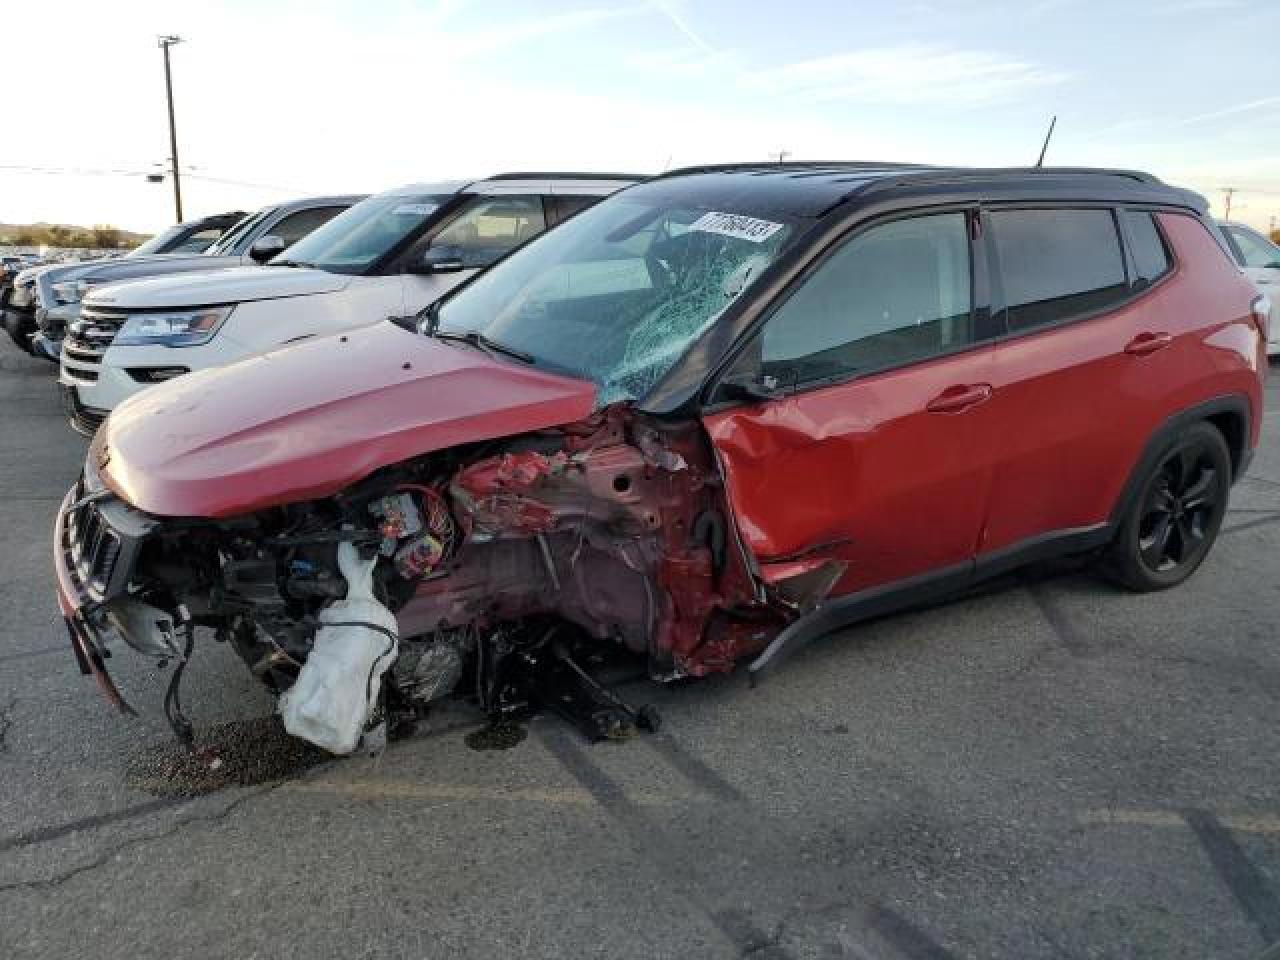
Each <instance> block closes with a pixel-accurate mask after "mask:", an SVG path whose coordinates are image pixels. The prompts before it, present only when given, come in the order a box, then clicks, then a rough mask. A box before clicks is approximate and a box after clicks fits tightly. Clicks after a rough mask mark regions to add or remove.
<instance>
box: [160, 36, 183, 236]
mask: <svg viewBox="0 0 1280 960" xmlns="http://www.w3.org/2000/svg"><path fill="white" fill-rule="evenodd" d="M157 40H159V42H160V49H161V50H163V51H164V93H165V97H166V98H167V99H168V101H169V170H170V171H171V175H172V177H173V210H174V213H175V214H176V216H177V222H178V223H181V222H182V180H181V179H180V178H179V176H178V127H177V124H176V123H175V122H174V119H173V78H172V77H171V76H170V74H169V48H170V47H172V46H173V45H174V44H175V43H181V42H182V38H181V37H175V36H161V37H157Z"/></svg>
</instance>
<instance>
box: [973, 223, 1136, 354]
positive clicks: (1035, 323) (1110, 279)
mask: <svg viewBox="0 0 1280 960" xmlns="http://www.w3.org/2000/svg"><path fill="white" fill-rule="evenodd" d="M990 221H991V230H992V235H993V239H994V242H995V247H996V253H997V255H998V257H999V260H1000V275H1001V279H1002V280H1003V283H1004V297H1005V304H1006V306H1007V308H1008V313H1007V316H1008V321H1007V322H1008V327H1009V330H1010V332H1014V333H1016V332H1019V331H1022V330H1027V329H1032V328H1035V327H1042V326H1047V325H1049V324H1054V323H1060V322H1062V321H1065V320H1070V319H1072V318H1075V317H1079V316H1082V315H1084V314H1088V313H1094V312H1097V311H1099V310H1103V309H1105V308H1107V307H1109V306H1111V305H1113V304H1116V303H1119V302H1120V301H1122V300H1124V299H1125V298H1126V297H1127V296H1128V295H1129V285H1128V279H1127V277H1126V275H1125V266H1124V253H1123V251H1122V249H1121V246H1120V234H1119V232H1118V231H1117V229H1116V220H1115V215H1114V214H1113V213H1112V212H1111V211H1110V210H1071V209H1045V210H993V211H992V212H991V213H990Z"/></svg>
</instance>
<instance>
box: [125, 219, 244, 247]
mask: <svg viewBox="0 0 1280 960" xmlns="http://www.w3.org/2000/svg"><path fill="white" fill-rule="evenodd" d="M248 215H249V214H248V213H247V212H246V211H244V210H233V211H231V212H229V213H216V214H214V215H213V216H211V217H200V218H199V219H197V220H186V221H184V222H182V223H175V224H174V225H173V226H171V227H166V228H165V229H164V230H161V231H160V232H159V233H157V234H156V235H155V236H154V237H151V238H150V239H149V240H144V241H143V242H142V243H140V244H138V246H136V247H134V248H133V249H132V250H130V251H129V252H128V253H127V254H125V256H128V257H145V256H150V255H152V254H157V253H204V252H205V251H206V250H208V249H209V248H210V247H212V246H213V245H214V244H215V243H217V242H218V241H219V240H220V239H222V237H223V236H224V235H225V234H226V232H227V231H228V230H230V229H231V228H232V227H234V226H235V225H236V224H238V223H240V222H241V221H242V220H244V218H245V217H247V216H248Z"/></svg>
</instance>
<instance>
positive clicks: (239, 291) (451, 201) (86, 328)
mask: <svg viewBox="0 0 1280 960" xmlns="http://www.w3.org/2000/svg"><path fill="white" fill-rule="evenodd" d="M635 179H636V178H634V177H632V178H626V177H617V176H613V175H603V176H602V175H580V174H510V175H503V176H499V177H493V178H490V179H488V180H479V181H474V182H463V183H459V182H452V183H432V184H414V185H412V186H407V187H400V188H398V189H395V190H390V191H388V192H386V193H382V194H379V195H377V196H375V197H370V198H369V199H367V200H365V201H364V202H363V203H360V204H357V205H356V206H354V207H352V208H351V209H350V210H348V211H346V213H344V214H343V215H342V216H339V217H335V218H334V219H333V220H331V221H330V222H329V223H327V224H325V226H324V227H322V228H321V229H319V230H317V231H316V232H315V233H313V234H311V235H310V236H308V237H307V238H306V239H305V240H302V241H301V242H299V243H296V244H294V245H293V246H291V247H290V248H289V249H288V251H286V252H284V253H283V254H282V255H281V256H279V257H278V258H277V259H275V260H274V261H272V266H271V267H270V268H269V269H266V270H264V269H261V268H257V269H252V270H230V271H220V272H218V273H216V274H205V275H202V276H194V277H192V276H183V277H169V278H164V279H159V280H152V281H148V282H146V283H135V284H130V285H128V286H127V287H110V288H104V289H100V290H95V291H94V292H92V293H91V294H90V295H89V297H88V298H87V300H86V301H85V306H84V313H83V317H82V319H81V321H80V322H79V323H77V324H74V325H73V326H72V327H71V336H70V338H69V340H68V342H67V348H66V350H65V351H64V354H63V359H62V375H61V378H60V379H61V383H62V385H63V388H64V391H65V392H64V397H65V399H66V402H67V406H68V411H69V413H70V416H71V421H72V424H73V425H74V426H76V428H77V429H80V430H82V431H90V432H91V431H92V430H94V429H96V427H97V425H98V423H100V422H101V420H102V418H103V417H104V416H106V415H107V413H109V412H110V411H111V410H113V409H114V408H115V407H116V405H117V404H118V403H120V402H121V401H122V400H124V399H126V398H128V397H130V396H132V395H133V394H135V393H137V392H139V391H140V390H144V389H146V388H148V387H150V386H152V385H154V384H156V383H159V382H161V381H164V380H169V379H172V378H173V377H175V376H179V375H181V374H184V373H188V372H190V371H192V370H203V369H207V368H209V367H217V366H222V365H224V364H227V363H231V362H232V361H234V360H239V359H241V358H242V357H246V356H248V355H250V354H252V353H256V352H258V351H259V350H265V349H268V348H271V347H275V346H278V345H279V344H281V343H286V342H289V341H292V340H297V339H300V338H302V337H308V336H314V335H316V334H321V333H330V332H332V331H334V330H341V329H346V328H349V327H353V326H358V325H360V324H362V323H370V322H376V321H380V320H383V319H385V318H386V317H388V316H400V315H405V314H412V313H414V312H415V311H417V310H420V309H421V308H422V307H424V306H426V305H427V304H428V303H430V302H431V301H432V300H434V299H435V298H436V297H438V296H440V295H441V294H442V293H444V292H445V291H446V290H449V289H450V288H451V287H453V286H455V285H456V284H457V283H459V282H461V281H462V280H463V279H464V278H465V277H467V276H469V275H470V274H471V273H473V272H474V271H475V270H477V269H479V268H481V267H484V266H487V265H488V264H490V263H492V262H493V261H494V260H496V259H497V258H498V257H500V256H501V255H502V254H504V253H505V252H507V251H508V250H510V249H512V248H513V247H515V246H518V245H519V244H521V243H523V242H525V241H526V240H528V239H529V238H530V237H533V236H535V235H536V234H538V233H541V232H542V231H543V230H544V229H546V227H547V226H548V225H549V224H554V223H556V222H558V221H559V220H562V219H564V218H565V217H567V216H569V215H570V214H571V213H574V212H576V211H577V210H580V209H581V208H582V207H584V206H587V205H588V204H591V203H594V202H595V201H597V200H599V199H600V198H601V197H604V196H607V195H608V194H610V193H612V192H613V191H615V190H617V189H618V188H619V187H623V186H626V185H627V184H629V183H632V182H634V180H635ZM276 252H277V253H279V252H280V251H279V250H277V251H276Z"/></svg>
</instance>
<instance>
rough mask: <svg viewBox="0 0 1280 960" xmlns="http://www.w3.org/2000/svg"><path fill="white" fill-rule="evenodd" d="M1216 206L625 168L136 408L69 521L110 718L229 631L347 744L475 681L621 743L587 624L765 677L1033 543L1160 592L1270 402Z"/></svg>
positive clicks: (639, 645)
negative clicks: (409, 295)
mask: <svg viewBox="0 0 1280 960" xmlns="http://www.w3.org/2000/svg"><path fill="white" fill-rule="evenodd" d="M1212 230H1213V227H1212V224H1211V222H1210V221H1208V220H1207V219H1206V204H1205V201H1204V200H1203V198H1201V197H1199V196H1197V195H1195V194H1192V193H1188V192H1186V191H1183V190H1179V189H1174V188H1172V187H1169V186H1165V185H1164V184H1162V183H1160V182H1159V181H1158V180H1156V179H1155V178H1153V177H1150V176H1147V175H1143V174H1136V173H1123V172H1109V171H1083V170H1066V169H1063V170H1053V169H1037V170H1008V171H1001V170H960V169H954V170H953V169H930V168H911V167H900V168H882V167H875V166H860V165H832V166H825V165H824V166H793V165H769V166H743V167H708V168H701V169H696V170H690V171H685V172H679V173H674V174H669V175H665V176H662V177H660V178H657V179H654V180H652V181H649V182H647V183H644V184H641V185H638V186H635V187H632V188H631V189H628V190H625V191H622V192H621V193H619V194H617V195H616V196H613V197H611V198H609V199H608V200H605V201H603V202H602V203H600V204H598V205H597V206H594V207H592V208H591V209H589V210H586V211H584V212H583V213H581V214H580V215H578V216H577V217H575V218H573V219H572V220H571V221H569V222H568V223H566V224H564V225H562V226H560V227H558V228H557V229H555V230H551V231H548V232H547V233H546V234H545V235H544V236H542V237H539V238H538V239H537V240H534V241H532V242H531V243H529V244H528V245H526V246H523V247H521V248H520V249H519V250H517V251H516V252H514V253H512V254H511V255H510V256H508V257H506V258H505V259H503V260H502V261H501V262H499V263H498V264H496V265H495V266H493V267H492V268H490V269H489V270H488V271H486V272H484V273H482V274H480V275H479V276H477V277H475V278H473V279H472V280H471V281H470V282H469V283H467V284H466V285H464V286H462V287H461V288H459V289H457V290H455V291H454V292H453V293H452V294H451V295H449V296H447V297H445V298H444V299H443V300H441V301H439V302H437V303H436V304H435V305H433V306H432V307H430V308H429V309H428V310H426V311H425V312H424V314H423V315H422V317H420V318H419V319H418V320H417V321H416V323H407V322H404V321H401V322H399V323H383V324H375V325H371V326H366V327H363V328H360V329H356V330H351V331H348V332H346V333H343V334H341V335H337V336H329V337H317V338H314V339H311V340H308V341H305V342H303V343H300V344H296V345H294V346H291V347H287V348H284V349H279V350H275V351H271V352H267V353H263V354H260V355H258V356H256V357H253V358H250V359H247V360H245V361H243V362H241V363H238V364H234V365H232V366H229V367H222V368H219V369H214V370H207V371H203V372H201V373H198V374H193V375H191V376H189V377H183V378H180V379H178V380H175V381H173V382H170V383H167V384H164V385H163V386H161V387H158V388H156V389H154V390H149V391H147V392H146V393H143V394H141V395H139V396H136V397H134V398H132V399H131V400H130V401H129V402H127V403H125V404H123V405H122V406H121V407H120V408H119V409H118V410H117V411H116V412H115V413H114V414H113V415H112V416H111V417H110V418H109V419H108V420H107V422H106V425H105V427H104V428H103V430H101V431H100V432H99V434H98V436H97V437H96V439H95V440H94V442H93V444H92V445H91V447H90V450H89V454H88V458H87V461H86V464H85V469H84V475H83V477H82V479H81V480H80V481H79V482H78V483H77V484H76V486H75V487H74V488H73V489H72V490H71V491H70V492H68V494H67V496H66V499H65V501H64V502H63V504H62V508H61V510H60V512H59V514H58V521H57V527H56V530H55V532H54V555H55V558H56V560H55V565H56V571H57V581H58V594H59V598H60V602H61V606H62V610H63V612H64V614H65V615H66V617H67V623H68V625H69V628H70V632H71V636H72V639H73V644H74V648H75V650H76V653H77V656H78V657H79V660H80V663H81V666H82V668H83V669H84V670H85V671H86V672H91V673H94V674H96V675H97V677H98V678H99V680H100V681H101V683H102V685H103V687H104V689H105V690H106V691H107V692H108V694H109V695H110V696H111V697H112V698H113V699H114V700H115V702H116V703H117V705H118V706H121V707H122V708H123V704H122V701H121V700H120V698H119V696H118V691H116V690H115V688H114V687H113V686H112V685H111V683H110V681H109V679H108V678H107V677H106V673H105V668H104V666H103V663H104V661H103V656H104V650H105V648H108V647H118V646H120V645H122V644H123V645H127V646H131V647H133V648H135V649H136V650H138V651H141V652H143V653H145V654H148V655H150V656H152V657H155V658H157V659H158V660H161V661H167V662H169V663H177V664H179V665H181V664H183V663H185V662H186V661H188V660H189V659H190V657H191V655H192V652H193V645H194V643H195V639H194V637H195V635H194V633H193V627H194V626H197V625H199V626H206V627H212V628H214V630H216V631H217V634H218V636H220V637H222V638H224V639H226V640H228V641H230V642H231V644H232V645H233V646H234V648H235V649H236V650H237V651H238V652H239V653H240V655H241V656H242V657H243V658H244V660H245V661H246V663H247V664H248V666H249V667H250V668H251V670H252V671H253V672H254V673H255V674H256V675H257V676H259V677H260V678H262V679H263V680H264V681H265V682H266V683H267V684H268V685H269V686H271V687H272V688H273V689H275V690H277V691H279V692H280V693H281V699H280V711H281V714H282V716H283V718H284V722H285V726H286V728H287V729H288V730H289V731H290V732H291V733H293V734H295V735H297V736H301V737H305V738H307V739H309V740H311V741H313V742H315V743H317V744H320V745H321V746H323V747H325V748H326V749H329V750H332V751H334V752H338V753H342V752H347V751H350V750H351V749H353V748H354V747H355V745H356V744H357V742H358V741H359V740H360V738H361V737H362V736H363V735H364V734H365V733H366V732H367V731H368V730H369V728H370V725H371V723H376V722H377V721H376V719H371V718H377V717H381V716H389V717H392V718H395V717H396V716H398V715H402V714H404V713H405V712H407V711H410V710H413V709H423V708H427V707H429V705H430V704H431V703H432V702H434V701H436V700H438V699H440V698H442V697H446V696H450V695H453V694H457V695H459V696H463V695H465V696H470V697H474V698H475V699H476V700H477V701H478V702H479V704H480V705H481V706H482V707H483V708H484V709H485V710H486V711H488V712H489V713H490V714H491V715H494V716H502V715H504V714H505V713H506V712H508V711H515V710H519V709H525V708H527V707H528V705H530V704H534V705H538V704H542V705H550V706H554V707H555V708H556V709H557V710H558V711H560V712H561V713H565V714H568V715H569V716H571V717H573V718H574V719H575V720H576V722H578V723H579V725H580V726H581V727H582V728H583V729H584V731H586V732H588V733H589V734H590V735H592V736H607V735H612V734H614V733H616V732H618V730H619V729H620V728H622V727H625V725H626V724H628V723H632V722H642V721H645V719H646V718H645V716H644V715H642V714H640V713H639V712H638V711H632V710H631V709H630V708H629V707H627V706H626V705H625V704H623V703H622V702H621V701H620V700H618V699H617V698H616V697H615V696H613V695H612V694H611V693H609V691H607V690H605V689H603V688H601V687H600V686H599V685H598V684H596V683H595V682H594V681H593V680H592V679H591V677H590V674H589V671H587V670H586V668H585V666H584V664H586V663H587V661H588V658H589V657H591V656H592V655H593V652H596V651H601V650H606V649H625V650H628V651H631V652H633V653H634V654H636V655H637V656H640V657H643V658H645V659H646V661H647V663H648V669H649V672H650V674H651V675H652V676H653V677H654V678H657V679H661V680H667V679H672V678H677V677H685V676H702V675H706V674H711V673H717V672H722V671H729V670H732V669H733V668H734V666H735V665H736V664H737V663H739V662H740V661H743V660H751V664H750V668H749V669H750V670H751V671H752V673H753V676H754V677H759V676H760V675H761V674H762V673H763V672H765V671H766V670H768V669H771V668H773V667H775V666H776V665H777V664H778V663H779V662H781V660H782V659H783V657H784V655H785V654H786V653H788V652H789V651H791V650H794V649H795V648H796V647H798V646H799V645H800V644H802V643H803V642H805V641H807V640H809V639H811V638H813V637H816V636H819V635H821V634H824V633H827V632H829V631H831V630H833V629H836V628H837V627H842V626H845V625H848V624H850V623H854V622H856V621H859V620H862V619H865V618H868V617H872V616H878V615H881V614H884V613H886V612H889V611H891V610H894V609H897V608H899V607H902V606H905V605H908V604H911V603H915V602H919V601H923V600H932V599H935V598H938V597H942V596H945V595H947V594H950V593H952V592H954V591H957V590H961V589H964V588H966V587H968V586H970V585H971V584H973V583H975V582H976V581H978V580H980V579H982V578H985V577H990V576H992V575H994V574H996V573H999V572H1002V571H1007V570H1009V569H1011V568H1014V567H1017V566H1018V565H1020V564H1022V563H1024V562H1027V561H1030V560H1033V559H1039V558H1045V557H1050V556H1054V555H1059V554H1089V555H1092V556H1094V557H1095V558H1096V559H1097V562H1098V563H1099V564H1100V566H1101V568H1102V569H1103V570H1104V571H1105V572H1107V573H1108V574H1109V575H1110V576H1111V577H1113V578H1114V579H1115V580H1117V581H1118V582H1120V583H1122V584H1124V585H1125V586H1127V587H1129V588H1132V589H1134V590H1140V591H1149V590H1160V589H1164V588H1166V587H1172V586H1174V585H1175V584H1178V583H1181V582H1182V581H1183V580H1185V579H1186V578H1187V577H1188V576H1190V575H1191V574H1192V572H1193V571H1194V570H1195V569H1196V568H1197V567H1198V566H1199V565H1200V563H1201V562H1202V561H1203V560H1204V558H1205V556H1206V554H1207V553H1208V551H1209V549H1210V547H1211V545H1212V544H1213V542H1214V539H1215V537H1216V536H1217V533H1218V530H1219V526H1220V524H1221V522H1222V518H1223V513H1224V510H1225V507H1226V502H1227V494H1228V489H1229V487H1230V485H1231V483H1232V481H1233V479H1234V478H1236V477H1237V476H1239V475H1240V473H1242V472H1243V470H1244V469H1245V467H1246V465H1247V464H1248V462H1249V459H1250V457H1251V455H1252V453H1253V450H1254V447H1255V445H1256V444H1257V442H1258V437H1259V427H1260V423H1261V419H1262V402H1263V393H1262V370H1263V369H1264V368H1265V365H1266V364H1265V357H1264V349H1265V342H1264V341H1265V337H1264V334H1263V330H1264V329H1265V313H1264V312H1263V311H1264V310H1265V309H1266V303H1265V299H1264V298H1262V297H1260V296H1258V294H1257V292H1256V291H1255V290H1254V289H1253V288H1252V286H1251V285H1250V284H1249V282H1248V281H1247V279H1246V278H1245V277H1244V276H1242V275H1241V273H1240V271H1239V270H1238V269H1237V268H1236V266H1235V265H1234V264H1233V263H1232V262H1231V261H1230V259H1229V258H1228V256H1227V254H1226V252H1225V251H1224V250H1223V248H1222V246H1221V245H1220V243H1219V241H1218V240H1217V239H1216V238H1215V236H1214V235H1213V233H1212V232H1211V231H1212ZM177 669H178V670H179V671H180V670H181V666H179V667H178V668H177ZM179 675H180V674H175V676H174V679H173V681H172V684H171V686H170V697H169V703H170V711H169V712H170V713H171V719H172V720H173V721H174V723H175V729H176V730H179V731H180V732H183V731H189V727H187V726H186V725H185V724H186V721H185V720H184V719H183V718H181V717H180V716H179V715H178V713H177V711H176V710H174V709H173V708H172V705H173V704H174V703H176V702H177V701H176V697H177V694H176V690H177V682H178V677H179ZM649 719H650V720H652V718H651V717H650V718H649Z"/></svg>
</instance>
